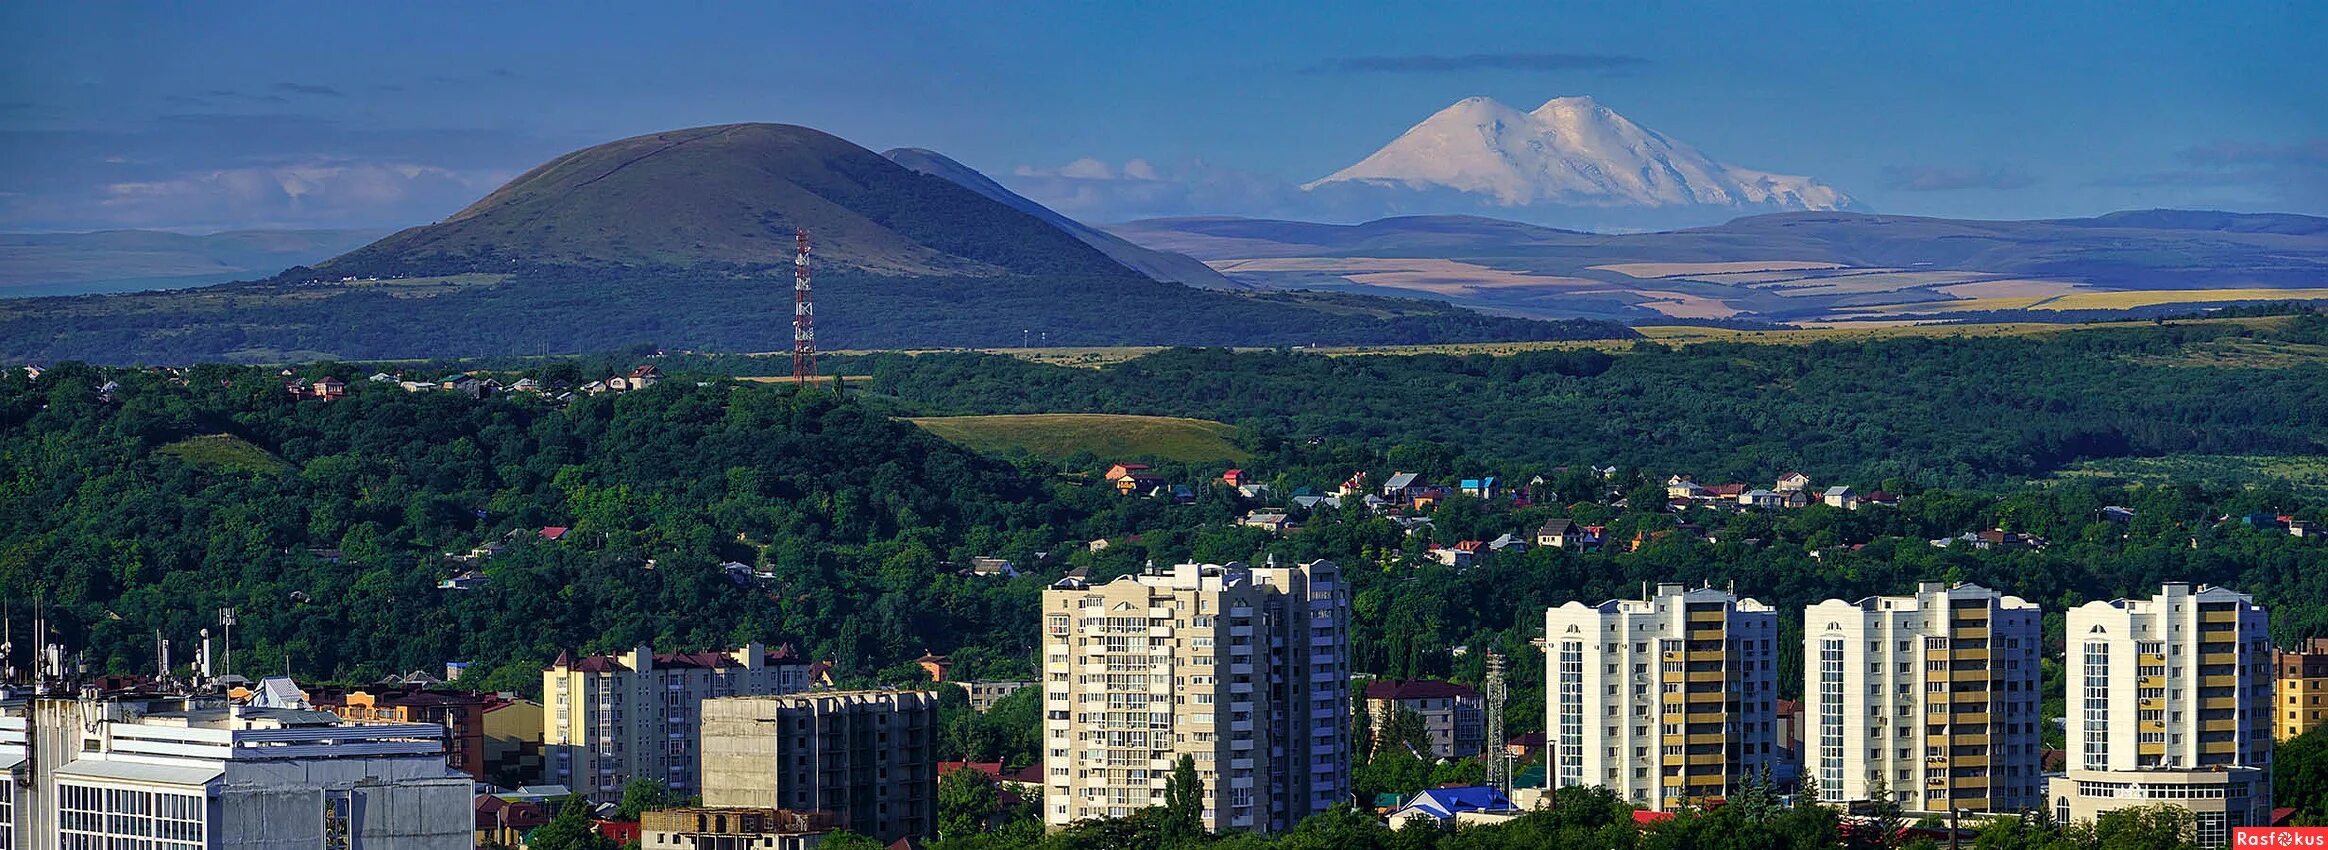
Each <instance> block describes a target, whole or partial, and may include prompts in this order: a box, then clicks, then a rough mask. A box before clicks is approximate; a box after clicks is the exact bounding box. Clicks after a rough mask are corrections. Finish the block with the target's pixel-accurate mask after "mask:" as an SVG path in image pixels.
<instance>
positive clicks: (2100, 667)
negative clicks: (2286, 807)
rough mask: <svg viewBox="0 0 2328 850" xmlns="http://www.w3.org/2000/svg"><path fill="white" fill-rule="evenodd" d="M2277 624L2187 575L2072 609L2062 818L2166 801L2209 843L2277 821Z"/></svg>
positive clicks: (2241, 597)
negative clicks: (2148, 590) (2273, 628)
mask: <svg viewBox="0 0 2328 850" xmlns="http://www.w3.org/2000/svg"><path fill="white" fill-rule="evenodd" d="M2268 626H2269V620H2268V617H2267V616H2266V614H2265V613H2264V610H2263V608H2262V606H2259V605H2256V604H2255V602H2254V600H2252V599H2250V598H2248V596H2247V595H2246V594H2243V593H2236V592H2233V591H2230V590H2225V589H2223V588H2220V587H2207V586H2205V585H2201V586H2199V588H2198V589H2197V590H2193V589H2192V588H2191V586H2190V585H2189V584H2185V583H2169V584H2167V585H2165V586H2164V587H2161V588H2160V589H2159V592H2158V595H2157V596H2153V597H2151V598H2149V599H2114V600H2111V601H2108V602H2089V603H2086V604H2085V605H2081V606H2078V607H2077V608H2074V609H2071V610H2070V612H2069V620H2068V627H2067V638H2068V656H2069V658H2068V664H2067V665H2066V666H2065V667H2064V673H2065V676H2064V678H2065V680H2066V682H2065V684H2066V685H2067V688H2068V691H2069V693H2068V702H2067V703H2066V706H2067V711H2068V717H2067V721H2068V733H2069V735H2068V737H2069V762H2068V764H2067V766H2066V767H2067V769H2066V771H2065V772H2064V773H2063V774H2062V775H2060V776H2057V777H2055V778H2054V779H2053V780H2051V781H2050V782H2049V783H2048V786H2049V787H2048V788H2047V793H2048V796H2050V797H2051V798H2052V802H2053V807H2054V812H2053V815H2054V817H2055V818H2056V819H2058V820H2060V821H2062V822H2065V823H2066V822H2070V821H2079V820H2093V819H2095V818H2098V817H2100V816H2101V815H2102V813H2104V812H2108V811H2110V810H2113V809H2121V808H2126V807H2129V806H2145V805H2158V804H2161V803H2165V804H2169V805H2175V806H2180V807H2182V808H2185V809H2189V810H2190V811H2191V812H2192V813H2193V814H2195V815H2196V816H2197V818H2198V827H2199V834H2198V836H2197V837H2198V841H2199V844H2200V845H2202V846H2217V845H2221V844H2223V843H2224V842H2225V841H2227V840H2229V836H2230V830H2231V828H2233V827H2240V826H2263V825H2266V824H2269V823H2270V822H2271V821H2270V817H2271V747H2272V734H2271V732H2272V717H2271V712H2272V683H2273V679H2272V667H2271V664H2272V662H2271V640H2270V637H2269V636H2268V635H2267V634H2266V630H2267V628H2268Z"/></svg>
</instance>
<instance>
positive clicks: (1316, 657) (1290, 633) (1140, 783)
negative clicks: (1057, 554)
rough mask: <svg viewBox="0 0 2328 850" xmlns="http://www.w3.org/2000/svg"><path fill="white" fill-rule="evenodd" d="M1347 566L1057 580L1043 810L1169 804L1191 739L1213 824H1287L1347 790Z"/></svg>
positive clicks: (1050, 625)
mask: <svg viewBox="0 0 2328 850" xmlns="http://www.w3.org/2000/svg"><path fill="white" fill-rule="evenodd" d="M1340 573H1341V571H1340V569H1339V568H1337V567H1336V566H1335V565H1334V563H1333V562H1331V561H1313V562H1311V563H1308V564H1305V565H1302V566H1298V567H1278V566H1274V565H1270V566H1261V567H1247V566H1245V565H1243V564H1238V563H1230V564H1225V565H1215V564H1181V565H1179V566H1176V567H1173V568H1172V569H1171V570H1169V571H1154V570H1151V571H1149V572H1147V573H1144V574H1141V575H1136V576H1124V577H1121V578H1118V579H1116V580H1114V581H1111V582H1107V583H1105V584H1096V585H1095V584H1089V583H1086V582H1083V581H1081V580H1078V579H1073V578H1070V579H1066V580H1063V581H1060V582H1059V583H1057V584H1054V585H1052V586H1051V588H1050V589H1049V590H1046V591H1044V592H1043V689H1044V694H1043V700H1044V702H1043V708H1044V718H1045V719H1044V722H1043V737H1044V747H1045V753H1044V759H1043V765H1044V768H1045V773H1046V776H1045V777H1044V779H1045V789H1044V794H1043V803H1044V809H1045V811H1044V821H1045V822H1046V823H1048V824H1050V825H1051V826H1053V827H1060V826H1065V825H1067V824H1069V823H1072V822H1074V821H1077V820H1082V819H1085V818H1094V817H1123V816H1125V815H1129V814H1131V813H1133V812H1135V811H1138V810H1140V809H1143V808H1146V807H1149V806H1155V805H1161V804H1162V803H1163V802H1164V786H1165V782H1166V779H1167V778H1168V777H1169V776H1170V775H1171V774H1172V769H1173V766H1174V764H1175V763H1176V762H1177V761H1178V760H1179V758H1180V757H1181V756H1182V755H1187V756H1190V757H1192V758H1193V759H1194V760H1195V763H1196V769H1197V773H1198V776H1199V778H1200V779H1202V780H1203V782H1204V793H1205V806H1204V824H1205V827H1206V828H1207V829H1211V830H1216V831H1222V832H1227V831H1238V830H1248V831H1268V832H1275V831H1280V830H1284V829H1289V828H1291V827H1292V826H1293V825H1294V824H1295V823H1297V822H1299V821H1300V820H1301V819H1302V818H1304V817H1307V816H1308V815H1311V814H1313V813H1316V812H1320V811H1324V810H1326V809H1328V808H1330V807H1332V806H1333V805H1335V804H1336V803H1342V802H1346V801H1347V800H1348V799H1349V795H1350V780H1349V758H1350V752H1351V745H1350V723H1349V711H1350V698H1349V692H1348V689H1349V680H1350V673H1349V669H1348V667H1347V664H1348V661H1347V657H1348V651H1347V645H1348V640H1349V637H1348V629H1349V626H1348V623H1347V620H1348V611H1349V597H1348V595H1347V592H1346V591H1345V590H1344V589H1343V587H1342V583H1341V575H1340Z"/></svg>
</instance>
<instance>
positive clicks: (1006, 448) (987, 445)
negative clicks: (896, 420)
mask: <svg viewBox="0 0 2328 850" xmlns="http://www.w3.org/2000/svg"><path fill="white" fill-rule="evenodd" d="M907 421H910V422H912V423H913V424H915V425H919V426H921V427H922V428H924V429H926V430H928V431H929V432H930V433H932V434H936V435H938V436H940V437H944V438H945V439H946V441H947V442H950V443H953V444H955V445H958V446H962V447H964V448H967V449H971V450H973V451H978V452H984V453H987V454H1006V453H1010V452H1014V451H1024V452H1026V453H1028V454H1031V455H1035V456H1037V457H1044V458H1066V457H1073V456H1074V455H1076V454H1078V453H1081V452H1090V453H1092V454H1094V455H1098V456H1100V457H1104V458H1134V457H1154V458H1163V459H1165V460H1174V461H1183V462H1191V463H1194V462H1202V461H1212V460H1243V459H1245V457H1246V453H1245V451H1244V450H1243V449H1239V448H1237V447H1236V445H1234V444H1232V443H1230V442H1229V435H1230V434H1232V433H1234V432H1235V431H1236V429H1235V428H1232V427H1230V426H1228V425H1224V424H1221V423H1219V422H1211V421H1207V420H1203V419H1181V418H1177V417H1171V416H1123V415H1116V414H1106V413H1037V414H1025V415H1005V416H923V417H916V418H913V419H910V420H907Z"/></svg>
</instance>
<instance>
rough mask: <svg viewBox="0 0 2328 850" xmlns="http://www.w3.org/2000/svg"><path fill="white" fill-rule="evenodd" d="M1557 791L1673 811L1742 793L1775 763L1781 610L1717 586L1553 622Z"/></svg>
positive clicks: (1550, 705) (1551, 710)
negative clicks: (1602, 793) (1603, 794)
mask: <svg viewBox="0 0 2328 850" xmlns="http://www.w3.org/2000/svg"><path fill="white" fill-rule="evenodd" d="M1544 635H1545V638H1544V640H1545V674H1544V676H1545V683H1546V684H1545V715H1544V716H1545V726H1546V728H1547V730H1548V732H1547V734H1546V735H1545V745H1546V747H1547V748H1548V749H1549V750H1550V751H1551V753H1552V776H1553V782H1554V783H1555V787H1565V786H1570V785H1600V786H1606V787H1608V788H1610V789H1611V790H1614V791H1616V792H1617V794H1618V795H1619V796H1620V797H1622V798H1624V799H1625V800H1627V801H1630V802H1633V803H1636V804H1640V805H1644V806H1648V807H1650V808H1654V809H1661V810H1664V809H1672V808H1675V807H1678V806H1682V805H1686V804H1689V803H1693V802H1697V801H1702V800H1705V799H1706V798H1710V797H1722V796H1727V795H1729V794H1732V793H1735V791H1736V789H1737V787H1738V784H1739V783H1740V782H1741V781H1743V780H1745V779H1746V777H1748V776H1752V775H1756V774H1759V773H1761V772H1762V771H1764V770H1765V769H1767V768H1770V767H1773V766H1775V764H1776V762H1775V759H1776V758H1777V744H1776V740H1777V738H1776V731H1775V728H1774V727H1775V725H1776V719H1777V704H1778V690H1777V675H1778V674H1777V670H1776V667H1775V664H1774V661H1775V659H1776V658H1777V657H1778V654H1777V649H1776V647H1775V641H1776V640H1777V638H1778V612H1777V611H1775V610H1773V609H1772V608H1771V607H1770V606H1768V605H1764V604H1762V603H1761V602H1757V601H1755V600H1753V599H1739V598H1738V597H1737V595H1736V594H1733V593H1730V592H1728V591H1724V590H1716V589H1713V588H1700V589H1697V590H1689V589H1686V588H1684V587H1682V586H1681V585H1678V584H1667V585H1659V586H1658V587H1657V592H1656V593H1655V594H1654V595H1649V596H1646V597H1645V598H1642V599H1623V600H1610V601H1607V602H1603V603H1600V604H1598V605H1589V606H1588V605H1584V604H1582V603H1577V602H1570V603H1568V604H1566V605H1562V606H1560V607H1558V608H1552V609H1549V610H1546V611H1545V612H1544Z"/></svg>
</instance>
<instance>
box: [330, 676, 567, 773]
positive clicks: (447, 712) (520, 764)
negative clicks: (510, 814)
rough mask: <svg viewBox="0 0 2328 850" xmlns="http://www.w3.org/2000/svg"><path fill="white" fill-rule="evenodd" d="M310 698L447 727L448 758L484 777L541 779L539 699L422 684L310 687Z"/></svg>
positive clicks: (387, 719)
mask: <svg viewBox="0 0 2328 850" xmlns="http://www.w3.org/2000/svg"><path fill="white" fill-rule="evenodd" d="M306 694H307V701H308V702H309V703H312V704H313V705H314V707H316V708H318V709H321V710H324V711H329V712H331V713H333V714H337V715H339V716H340V717H342V718H345V719H348V720H358V721H363V722H367V723H372V722H384V723H434V724H437V725H439V726H443V727H445V741H446V744H447V750H446V753H445V756H446V760H447V761H449V762H451V763H452V765H453V769H455V770H458V771H461V772H462V773H466V774H469V775H470V776H471V777H474V778H475V779H477V780H478V781H480V782H501V783H503V784H516V783H527V784H530V783H533V782H537V781H539V780H540V778H541V735H542V707H541V704H539V703H535V702H531V701H527V700H520V699H516V698H513V697H507V696H502V695H500V694H487V693H477V692H473V691H432V690H428V689H425V688H423V687H421V686H419V685H388V686H376V687H365V688H312V689H308V690H307V691H306Z"/></svg>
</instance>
